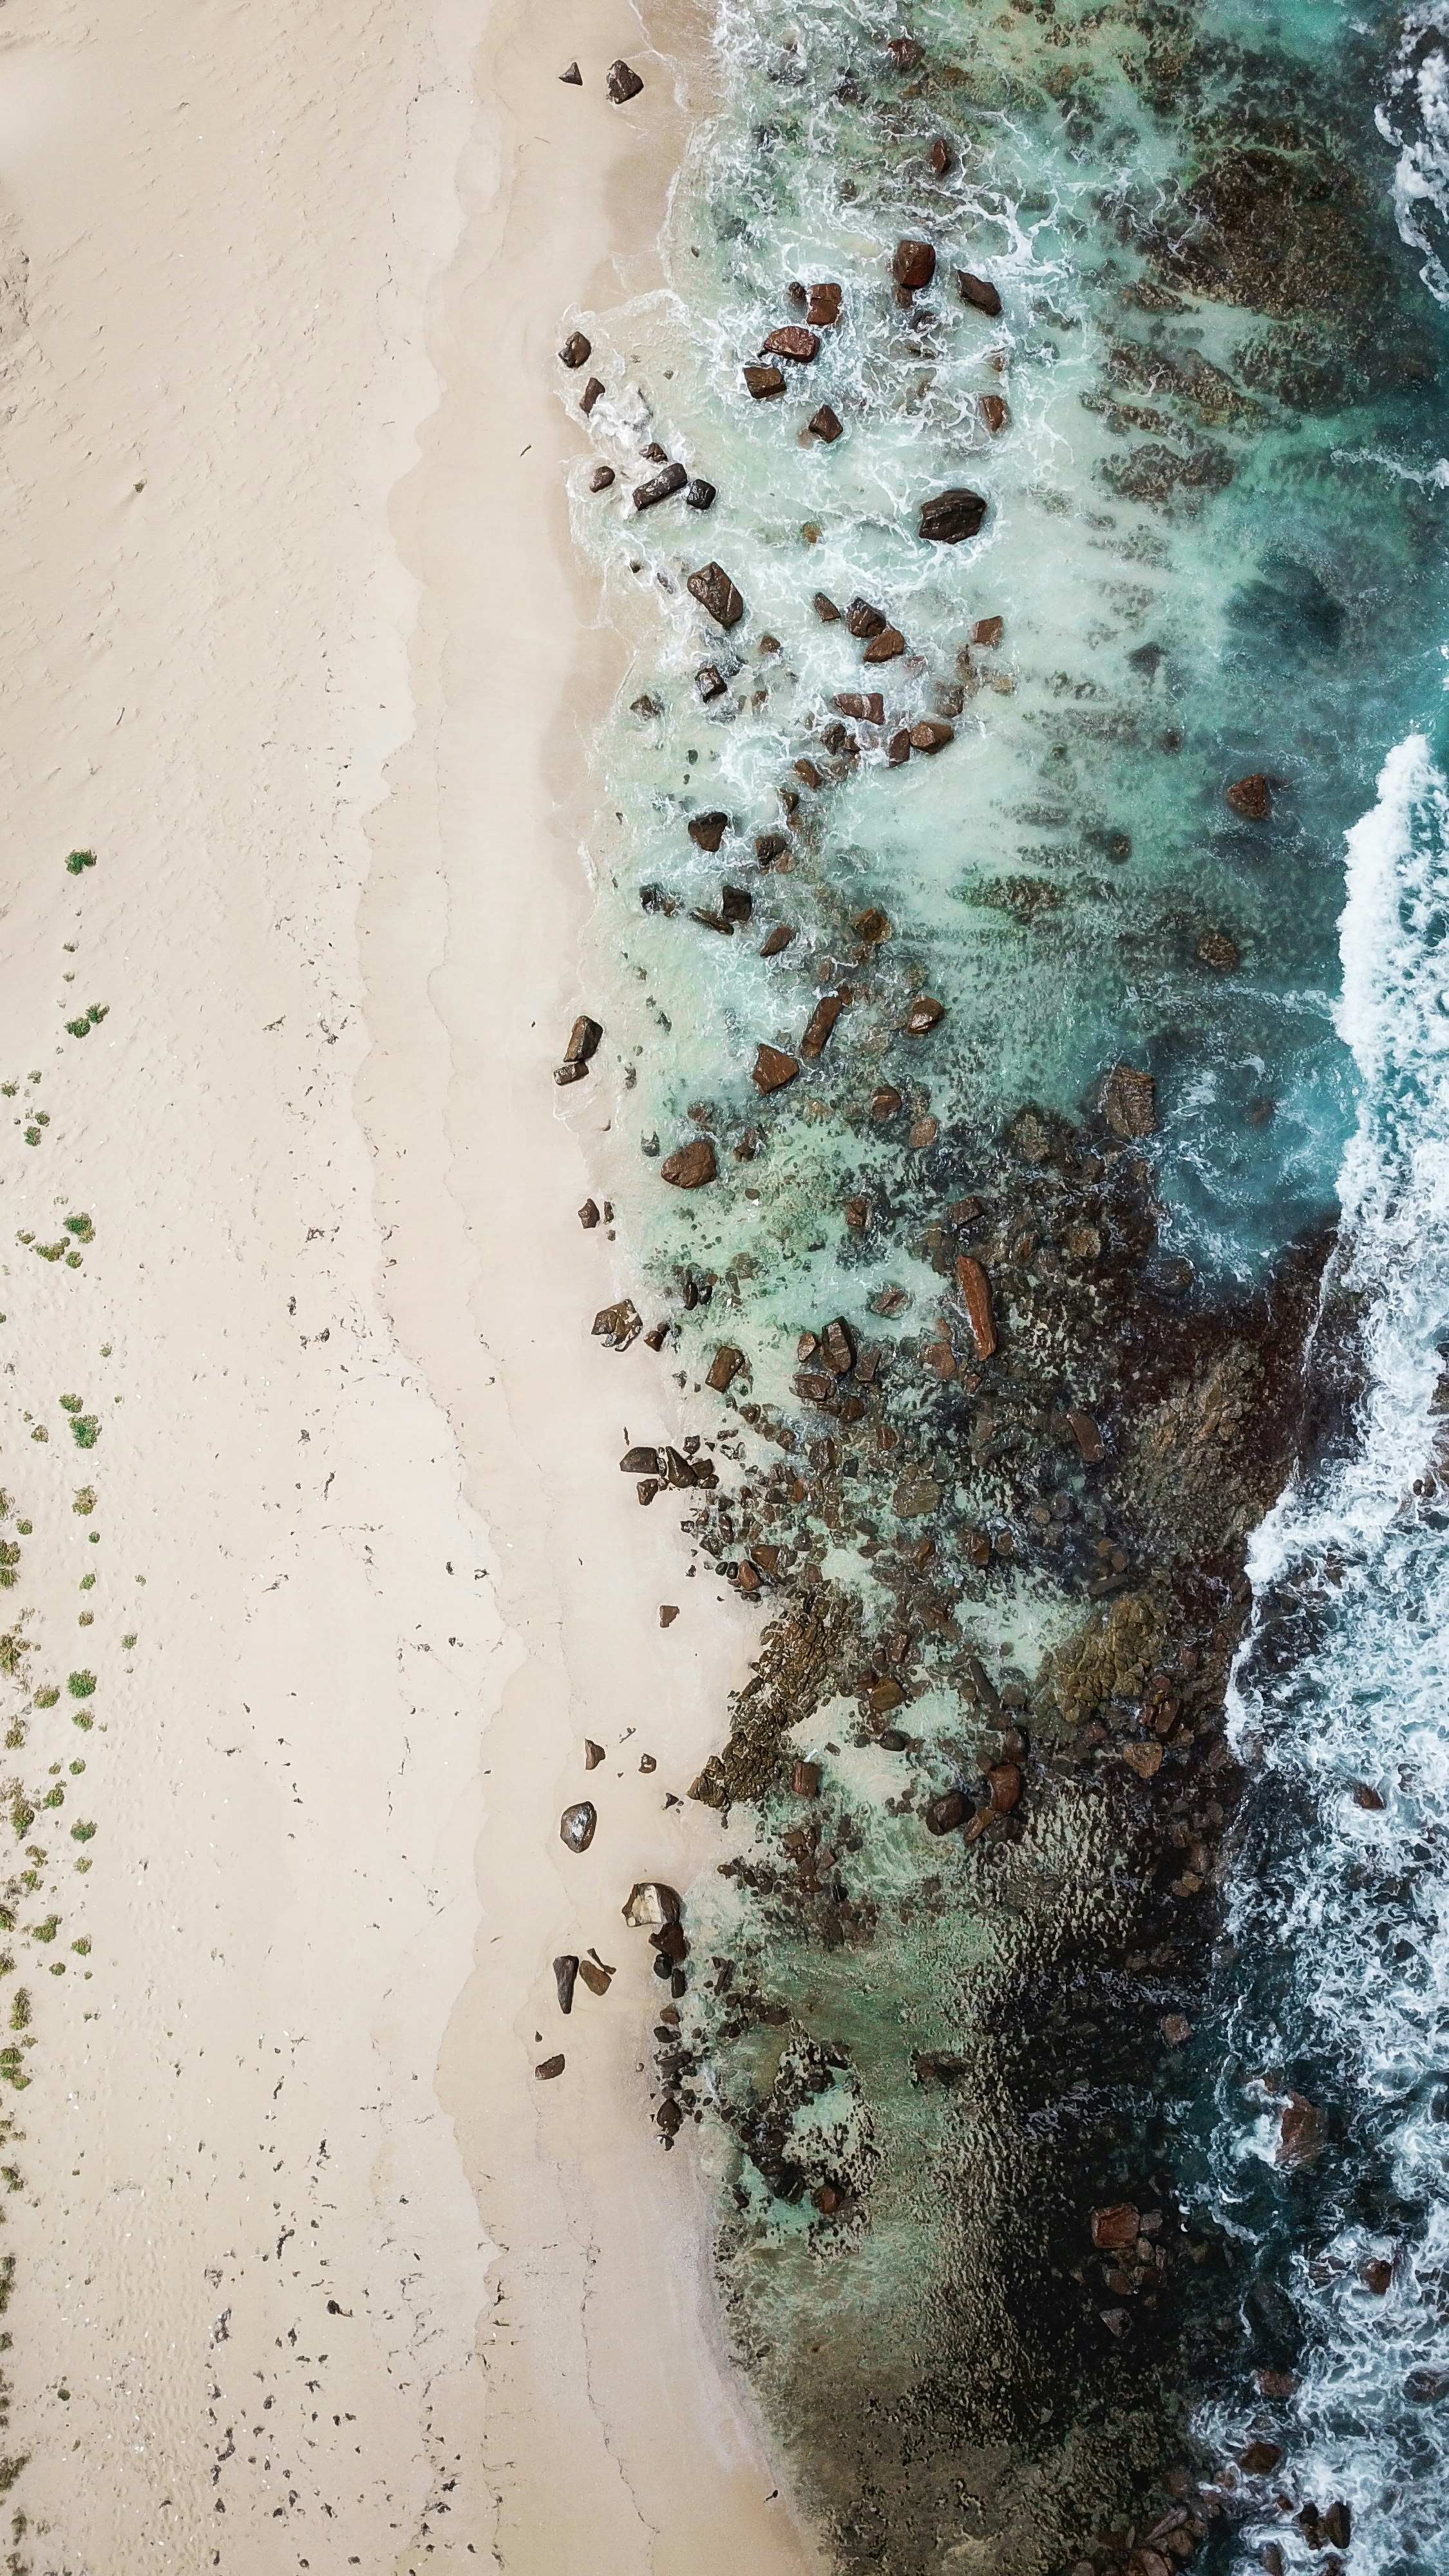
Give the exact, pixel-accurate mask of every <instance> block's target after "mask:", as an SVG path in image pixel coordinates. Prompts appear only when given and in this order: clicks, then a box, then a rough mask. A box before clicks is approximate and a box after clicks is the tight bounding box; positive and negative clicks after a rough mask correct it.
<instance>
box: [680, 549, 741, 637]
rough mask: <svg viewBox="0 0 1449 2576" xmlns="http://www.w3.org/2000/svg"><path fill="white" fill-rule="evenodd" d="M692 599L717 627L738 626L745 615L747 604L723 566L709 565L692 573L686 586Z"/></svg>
mask: <svg viewBox="0 0 1449 2576" xmlns="http://www.w3.org/2000/svg"><path fill="white" fill-rule="evenodd" d="M686 588H687V589H688V592H689V595H690V598H691V599H697V600H698V602H699V604H700V607H701V608H702V609H704V611H705V612H706V614H707V615H708V616H710V617H712V618H713V619H714V622H715V624H716V626H725V627H729V626H738V624H739V622H740V619H741V618H742V617H743V615H744V613H745V603H744V601H743V600H742V599H741V597H740V594H739V592H738V591H737V590H736V588H735V586H734V583H733V582H732V581H731V579H730V577H729V574H728V573H727V572H726V571H725V569H724V566H723V565H722V564H717V563H707V564H704V565H702V566H701V568H700V570H699V571H698V572H692V573H691V574H690V576H689V580H688V582H687V584H686Z"/></svg>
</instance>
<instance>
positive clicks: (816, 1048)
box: [800, 993, 848, 1063]
mask: <svg viewBox="0 0 1449 2576" xmlns="http://www.w3.org/2000/svg"><path fill="white" fill-rule="evenodd" d="M847 999H848V996H847V995H846V994H844V993H822V994H821V996H820V999H819V1001H818V1002H817V1003H816V1005H815V1008H814V1010H813V1011H812V1012H811V1014H810V1022H809V1026H808V1027H807V1029H806V1031H805V1035H804V1036H803V1038H802V1039H801V1040H800V1053H801V1054H802V1056H807V1057H808V1058H809V1059H810V1061H811V1062H812V1063H814V1061H815V1060H816V1058H817V1057H818V1056H822V1055H823V1054H824V1053H825V1048H826V1043H827V1041H828V1039H829V1036H830V1032H831V1030H832V1029H833V1028H834V1026H835V1023H836V1021H837V1020H838V1019H839V1017H840V1014H841V1012H842V1011H843V1010H844V1008H845V1005H846V1001H847Z"/></svg>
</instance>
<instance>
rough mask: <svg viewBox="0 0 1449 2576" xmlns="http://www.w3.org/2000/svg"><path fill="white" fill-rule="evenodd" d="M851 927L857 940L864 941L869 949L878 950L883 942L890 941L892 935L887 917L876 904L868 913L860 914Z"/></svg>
mask: <svg viewBox="0 0 1449 2576" xmlns="http://www.w3.org/2000/svg"><path fill="white" fill-rule="evenodd" d="M850 926H851V929H852V930H853V931H854V933H855V935H856V938H857V939H860V940H863V941H864V943H865V945H866V947H867V948H878V947H879V945H880V943H881V941H882V940H883V939H889V937H890V935H891V926H890V922H889V920H888V918H887V916H886V915H885V913H883V912H880V911H878V910H877V909H876V907H875V905H874V904H872V906H871V908H870V910H869V911H868V912H858V913H857V914H856V916H855V919H854V921H853V922H852V923H851V925H850Z"/></svg>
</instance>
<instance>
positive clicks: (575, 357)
mask: <svg viewBox="0 0 1449 2576" xmlns="http://www.w3.org/2000/svg"><path fill="white" fill-rule="evenodd" d="M558 354H559V359H560V362H561V363H562V364H563V365H564V366H566V367H581V366H582V365H583V363H584V360H585V359H586V358H591V357H592V356H593V354H594V348H593V342H592V341H591V340H586V339H585V338H584V335H583V333H582V331H571V332H570V333H569V336H568V338H567V339H566V340H565V342H564V344H563V347H562V348H561V349H560V351H559V353H558Z"/></svg>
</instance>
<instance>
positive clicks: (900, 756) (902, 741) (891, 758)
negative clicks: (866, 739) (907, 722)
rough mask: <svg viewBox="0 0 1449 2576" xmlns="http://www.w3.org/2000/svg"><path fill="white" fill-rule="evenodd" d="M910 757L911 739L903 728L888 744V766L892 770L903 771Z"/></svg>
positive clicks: (893, 735) (894, 734)
mask: <svg viewBox="0 0 1449 2576" xmlns="http://www.w3.org/2000/svg"><path fill="white" fill-rule="evenodd" d="M910 756H911V737H910V735H909V734H908V733H907V732H906V730H905V728H904V726H903V727H902V728H901V731H900V732H899V733H893V734H892V735H891V738H890V741H889V742H888V743H887V744H886V765H887V767H888V768H890V769H903V768H904V767H905V764H906V762H907V761H908V760H909V759H910Z"/></svg>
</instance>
